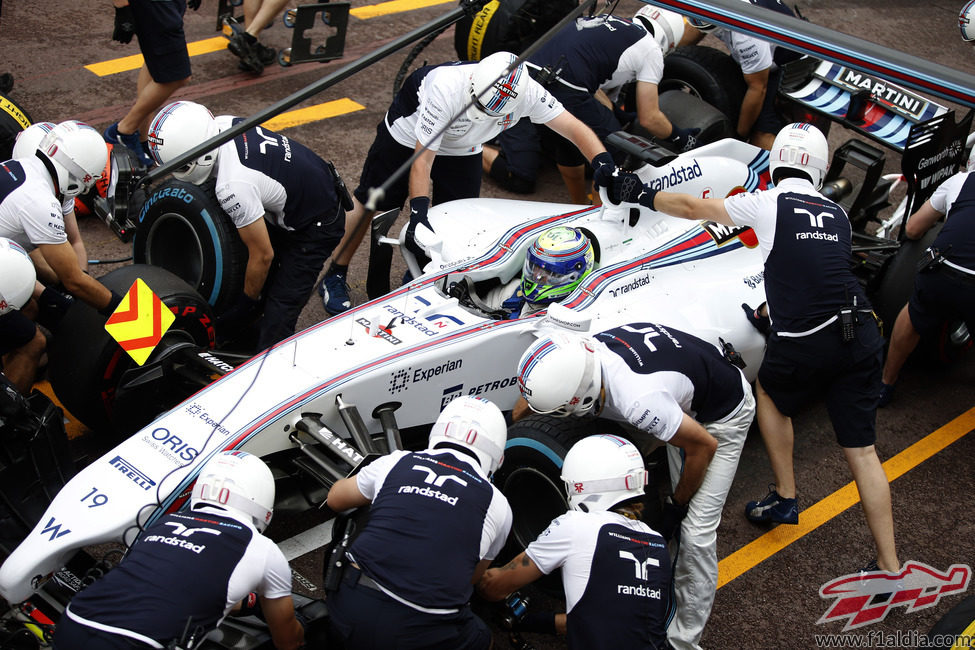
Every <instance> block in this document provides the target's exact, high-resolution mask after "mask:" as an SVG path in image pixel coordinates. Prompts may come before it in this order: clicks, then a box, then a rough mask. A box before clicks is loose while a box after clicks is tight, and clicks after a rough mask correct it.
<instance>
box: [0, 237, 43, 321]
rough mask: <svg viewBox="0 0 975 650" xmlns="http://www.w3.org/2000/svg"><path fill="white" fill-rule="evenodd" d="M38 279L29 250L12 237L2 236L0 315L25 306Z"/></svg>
mask: <svg viewBox="0 0 975 650" xmlns="http://www.w3.org/2000/svg"><path fill="white" fill-rule="evenodd" d="M36 281H37V274H36V272H35V270H34V263H33V262H31V259H30V255H28V254H27V251H25V250H24V249H23V247H22V246H21V245H20V244H18V243H17V242H15V241H13V240H12V239H7V238H6V237H0V315H2V314H6V313H7V312H8V311H13V310H14V309H20V308H21V307H23V306H24V305H25V304H26V303H27V301H28V300H30V297H31V294H32V293H34V285H35V283H36Z"/></svg>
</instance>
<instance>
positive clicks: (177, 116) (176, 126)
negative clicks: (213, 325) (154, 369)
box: [149, 101, 347, 350]
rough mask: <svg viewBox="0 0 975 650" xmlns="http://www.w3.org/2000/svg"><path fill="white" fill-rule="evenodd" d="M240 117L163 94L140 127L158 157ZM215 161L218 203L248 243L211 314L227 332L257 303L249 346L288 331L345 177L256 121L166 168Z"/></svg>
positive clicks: (332, 237) (340, 210)
mask: <svg viewBox="0 0 975 650" xmlns="http://www.w3.org/2000/svg"><path fill="white" fill-rule="evenodd" d="M241 119H242V118H238V117H232V116H229V115H222V116H220V117H217V118H214V117H213V115H212V114H211V113H210V111H209V110H207V108H206V107H205V106H202V105H200V104H196V103H193V102H187V101H178V102H173V103H172V104H169V105H167V106H165V107H163V109H162V110H161V111H160V112H159V114H158V115H156V117H155V119H153V120H152V124H151V125H150V127H149V150H150V153H151V154H152V156H153V157H154V158H155V160H156V162H157V163H159V164H160V165H161V164H164V163H167V162H169V161H170V160H173V159H175V158H176V157H178V156H180V155H182V154H184V153H186V152H187V151H189V150H190V149H192V148H193V147H196V146H198V145H199V144H201V143H203V142H205V141H206V140H208V139H210V138H212V137H213V136H215V135H217V133H219V132H220V131H225V130H227V129H229V128H230V127H231V126H233V125H234V124H237V123H238V122H240V121H241ZM214 171H216V188H215V189H216V194H217V199H218V200H219V201H220V206H221V207H222V208H223V209H224V211H225V212H226V213H227V215H229V216H230V219H231V220H232V221H233V222H234V225H235V226H237V233H238V234H239V235H240V238H241V240H242V241H243V242H244V245H245V246H246V247H247V268H246V271H245V273H244V291H243V293H241V295H240V298H239V300H238V302H237V304H235V305H234V306H232V307H231V308H230V309H229V310H228V311H227V312H226V313H224V314H223V315H221V316H220V317H219V318H218V321H217V326H218V329H217V335H218V336H220V335H221V330H224V332H225V333H224V334H223V336H224V337H226V333H227V332H232V331H233V330H234V329H235V328H236V327H239V326H240V325H241V324H243V323H246V322H247V321H248V320H251V319H253V318H254V317H255V316H256V315H257V314H258V313H259V312H260V311H261V309H262V308H263V311H264V315H263V317H262V318H261V322H260V333H259V335H258V340H257V349H258V350H263V349H265V348H268V347H270V346H271V345H273V344H275V343H277V342H278V341H281V340H282V339H285V338H287V337H288V336H291V335H292V334H294V331H295V325H296V323H297V322H298V315H299V314H300V313H301V310H302V309H303V308H304V306H305V304H306V303H307V302H308V296H309V294H310V293H311V292H312V291H313V290H314V287H315V282H316V281H317V280H318V275H319V274H320V273H321V271H322V266H324V264H325V260H327V259H328V256H329V255H330V254H331V253H332V249H333V248H335V245H336V244H337V243H338V242H339V240H340V239H341V238H342V233H343V232H344V231H343V229H344V228H345V208H344V207H343V202H344V201H346V200H347V197H346V198H345V199H343V197H344V196H345V187H344V185H342V180H341V179H340V178H339V176H338V174H337V173H336V171H335V168H334V167H333V166H332V164H331V163H330V162H326V161H324V160H322V159H321V158H320V157H319V156H318V155H317V154H316V153H315V152H313V151H312V150H311V149H309V148H308V147H306V146H304V145H303V144H301V143H300V142H296V141H295V140H292V139H291V138H289V137H287V136H284V135H281V134H279V133H275V132H274V131H271V130H269V129H266V128H264V127H262V126H255V127H253V128H251V129H248V130H247V131H244V132H243V133H241V134H240V135H238V136H236V137H235V138H233V139H232V140H230V141H228V142H225V143H224V144H222V145H220V146H219V147H218V148H217V149H215V150H213V151H210V152H207V153H205V154H203V155H202V156H200V157H199V158H197V159H196V160H193V161H191V162H190V163H188V164H187V165H185V166H184V167H183V168H180V169H178V170H176V171H174V172H173V176H175V177H176V178H178V179H179V180H183V181H187V182H189V183H194V184H196V185H200V184H202V183H203V182H205V181H206V180H207V179H208V178H210V177H211V175H213V173H214Z"/></svg>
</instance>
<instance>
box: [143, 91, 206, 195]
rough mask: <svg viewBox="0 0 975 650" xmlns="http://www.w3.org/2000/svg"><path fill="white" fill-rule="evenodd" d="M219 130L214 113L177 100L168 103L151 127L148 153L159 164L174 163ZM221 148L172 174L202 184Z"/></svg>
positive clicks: (193, 103)
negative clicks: (173, 161)
mask: <svg viewBox="0 0 975 650" xmlns="http://www.w3.org/2000/svg"><path fill="white" fill-rule="evenodd" d="M218 132H219V129H218V128H217V122H216V120H215V119H214V118H213V113H211V112H210V110H209V109H208V108H207V107H206V106H203V105H202V104H197V103H196V102H187V101H178V102H172V103H170V104H167V105H166V106H164V107H163V108H162V110H160V111H159V113H158V114H157V115H156V117H154V118H153V120H152V123H151V124H150V125H149V153H150V154H151V155H152V157H153V158H154V159H155V160H156V162H157V163H158V164H160V165H163V164H165V163H168V162H169V161H171V160H174V159H175V158H177V157H178V156H180V155H182V154H184V153H186V152H187V151H189V150H190V149H192V148H194V147H196V146H199V145H200V144H202V143H204V142H206V141H207V140H209V139H210V138H212V137H213V136H215V135H217V133H218ZM217 153H218V149H214V150H212V151H208V152H207V153H205V154H203V155H202V156H200V157H199V158H197V159H196V160H191V161H190V162H188V163H186V164H185V165H183V166H182V167H180V168H179V169H177V170H175V171H173V176H174V177H176V178H177V179H178V180H181V181H186V182H187V183H193V184H194V185H199V184H200V183H202V182H204V181H205V180H206V179H207V178H209V177H210V173H211V172H212V171H213V169H214V167H215V166H216V163H217Z"/></svg>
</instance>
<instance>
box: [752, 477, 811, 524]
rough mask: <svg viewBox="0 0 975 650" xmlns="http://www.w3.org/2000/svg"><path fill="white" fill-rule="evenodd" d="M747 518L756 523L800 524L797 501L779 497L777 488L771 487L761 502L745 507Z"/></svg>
mask: <svg viewBox="0 0 975 650" xmlns="http://www.w3.org/2000/svg"><path fill="white" fill-rule="evenodd" d="M745 516H746V517H747V518H748V521H752V522H755V523H764V522H769V521H770V522H772V523H776V524H798V523H799V506H798V504H797V503H796V500H795V499H786V498H783V497H781V496H779V493H778V492H776V491H775V486H774V485H770V486H769V489H768V494H766V495H765V498H764V499H762V500H761V501H749V502H748V503H747V504H746V505H745Z"/></svg>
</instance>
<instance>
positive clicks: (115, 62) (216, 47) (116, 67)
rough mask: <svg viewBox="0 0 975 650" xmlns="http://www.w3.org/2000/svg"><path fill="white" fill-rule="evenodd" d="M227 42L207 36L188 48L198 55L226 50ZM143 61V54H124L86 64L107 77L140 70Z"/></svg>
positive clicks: (219, 37)
mask: <svg viewBox="0 0 975 650" xmlns="http://www.w3.org/2000/svg"><path fill="white" fill-rule="evenodd" d="M227 43H229V41H228V40H227V39H226V38H224V37H223V36H214V37H213V38H205V39H203V40H202V41H193V42H192V43H187V44H186V49H187V50H188V51H189V53H190V56H198V55H200V54H209V53H210V52H219V51H220V50H225V49H227ZM142 63H143V59H142V55H141V54H133V55H132V56H123V57H122V58H120V59H110V60H108V61H100V62H99V63H92V64H90V65H86V66H85V69H87V70H90V71H91V72H94V73H95V74H96V75H98V76H99V77H107V76H108V75H110V74H118V73H119V72H128V71H129V70H138V69H139V68H141V67H142Z"/></svg>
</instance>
